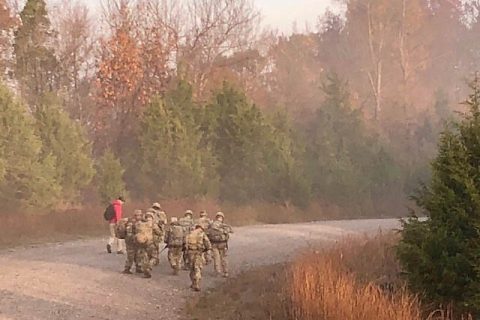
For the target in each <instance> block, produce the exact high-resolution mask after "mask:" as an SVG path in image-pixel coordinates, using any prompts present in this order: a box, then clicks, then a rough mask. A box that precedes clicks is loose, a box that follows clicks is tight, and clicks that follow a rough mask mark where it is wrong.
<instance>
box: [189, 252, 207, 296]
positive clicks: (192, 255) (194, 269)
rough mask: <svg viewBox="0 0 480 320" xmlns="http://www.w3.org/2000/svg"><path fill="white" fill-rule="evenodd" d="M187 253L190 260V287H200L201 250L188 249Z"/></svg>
mask: <svg viewBox="0 0 480 320" xmlns="http://www.w3.org/2000/svg"><path fill="white" fill-rule="evenodd" d="M187 254H188V258H189V260H190V280H192V288H200V280H201V279H202V268H203V252H202V251H188V252H187Z"/></svg>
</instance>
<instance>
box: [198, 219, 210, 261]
mask: <svg viewBox="0 0 480 320" xmlns="http://www.w3.org/2000/svg"><path fill="white" fill-rule="evenodd" d="M195 223H196V224H199V225H201V226H202V228H203V230H208V228H209V227H210V225H211V224H212V220H210V219H209V218H208V214H207V211H206V210H202V211H200V218H198V219H197V221H196V222H195ZM203 258H204V259H205V264H206V265H209V264H210V262H211V261H212V259H211V253H210V252H209V251H208V252H205V253H204V254H203Z"/></svg>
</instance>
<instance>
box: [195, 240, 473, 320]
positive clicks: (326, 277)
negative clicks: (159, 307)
mask: <svg viewBox="0 0 480 320" xmlns="http://www.w3.org/2000/svg"><path fill="white" fill-rule="evenodd" d="M398 241H399V236H398V235H397V234H393V233H388V234H379V235H377V236H375V237H372V238H367V237H361V238H349V239H345V240H343V241H341V242H340V243H337V244H335V245H334V246H332V247H330V248H328V249H319V250H312V249H310V250H306V251H305V252H303V253H301V254H300V255H299V256H298V257H297V258H296V259H294V261H292V262H290V263H288V264H286V265H274V266H268V267H262V268H256V269H252V270H250V271H246V272H244V273H241V274H240V275H238V276H236V277H235V278H232V279H229V280H228V281H227V282H226V283H224V284H222V285H220V286H219V287H217V288H215V289H214V290H210V291H207V292H206V293H204V294H203V295H202V296H200V297H198V298H196V299H194V300H192V301H191V302H189V303H188V305H187V316H186V318H187V319H195V320H219V319H225V320H234V319H235V320H247V319H248V320H251V319H276V320H294V319H302V320H345V319H359V320H454V319H465V320H468V319H473V318H472V317H469V316H463V317H462V316H461V315H460V314H456V313H454V312H453V311H452V309H450V308H447V307H445V308H443V309H442V308H440V306H438V305H433V304H429V303H428V302H423V301H422V298H421V296H419V295H417V294H414V293H412V292H411V291H410V290H409V289H408V287H407V282H406V281H405V279H404V278H403V277H402V274H401V272H400V270H401V266H400V263H399V261H398V259H397V257H396V246H397V244H398Z"/></svg>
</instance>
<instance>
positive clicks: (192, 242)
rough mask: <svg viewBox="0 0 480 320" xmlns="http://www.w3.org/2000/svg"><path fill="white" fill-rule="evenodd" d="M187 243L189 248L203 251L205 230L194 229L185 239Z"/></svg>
mask: <svg viewBox="0 0 480 320" xmlns="http://www.w3.org/2000/svg"><path fill="white" fill-rule="evenodd" d="M185 245H186V246H187V250H193V251H203V249H204V244H203V232H197V231H194V232H192V233H190V234H189V235H188V236H187V238H186V240H185Z"/></svg>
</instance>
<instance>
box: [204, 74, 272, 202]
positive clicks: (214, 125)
mask: <svg viewBox="0 0 480 320" xmlns="http://www.w3.org/2000/svg"><path fill="white" fill-rule="evenodd" d="M206 108H207V110H206V112H207V115H206V119H209V120H210V124H209V125H208V126H207V127H208V128H209V130H208V131H209V134H210V136H209V137H208V139H209V140H211V141H212V146H213V151H214V154H215V156H216V157H217V159H218V166H217V173H218V175H219V177H220V198H221V199H222V200H230V201H236V202H247V201H251V200H254V199H262V198H264V197H266V189H267V188H266V182H267V181H266V180H265V177H266V174H265V173H266V172H267V171H268V168H267V164H266V161H265V158H264V156H265V152H264V151H265V149H264V147H266V140H265V136H266V135H267V134H268V130H269V128H268V126H267V124H266V123H265V120H264V117H263V115H262V114H261V112H260V110H259V109H258V108H257V107H256V106H255V105H252V104H249V103H248V101H247V98H246V97H245V95H244V94H242V93H240V92H238V91H237V90H235V89H234V88H233V87H231V86H230V85H228V84H226V83H224V85H223V88H222V90H221V91H219V92H218V93H217V94H216V96H215V97H214V101H213V103H211V104H210V105H208V106H207V107H206Z"/></svg>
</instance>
